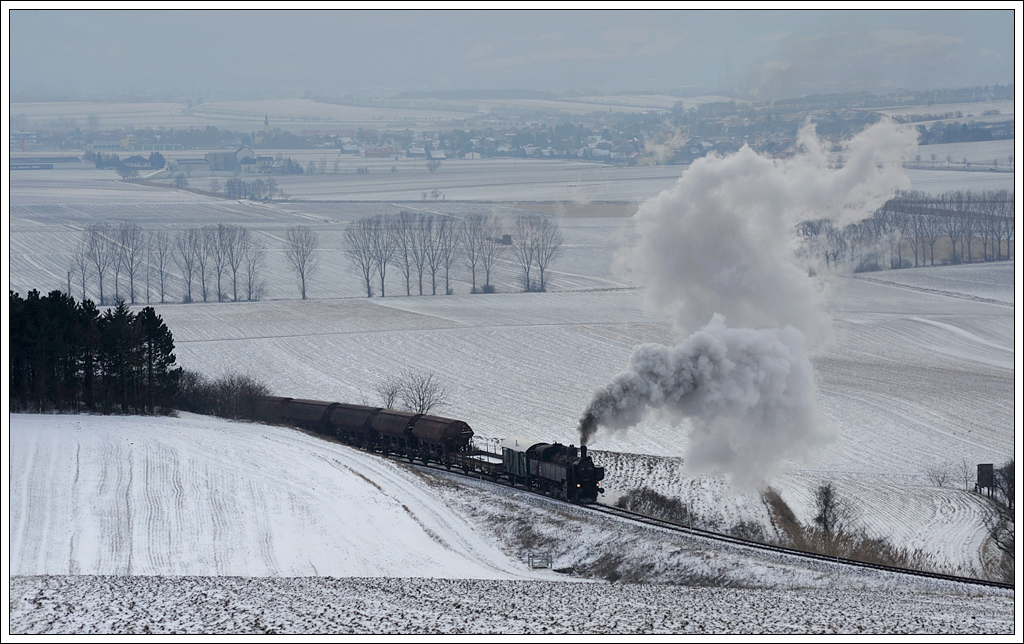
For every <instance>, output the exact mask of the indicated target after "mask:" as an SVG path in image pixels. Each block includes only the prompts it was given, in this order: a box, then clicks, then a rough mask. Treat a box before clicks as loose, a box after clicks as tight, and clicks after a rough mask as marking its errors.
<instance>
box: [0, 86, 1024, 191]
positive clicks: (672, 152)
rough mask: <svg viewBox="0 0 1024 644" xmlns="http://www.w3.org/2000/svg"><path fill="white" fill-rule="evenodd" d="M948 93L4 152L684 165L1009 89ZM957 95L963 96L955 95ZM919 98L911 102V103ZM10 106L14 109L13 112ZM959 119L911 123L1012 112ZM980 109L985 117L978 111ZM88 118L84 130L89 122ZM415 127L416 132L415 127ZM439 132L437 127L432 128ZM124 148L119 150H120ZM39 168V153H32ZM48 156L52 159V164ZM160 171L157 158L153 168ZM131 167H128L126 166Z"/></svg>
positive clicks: (248, 168)
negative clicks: (313, 154) (883, 112)
mask: <svg viewBox="0 0 1024 644" xmlns="http://www.w3.org/2000/svg"><path fill="white" fill-rule="evenodd" d="M947 93H949V94H950V95H949V96H945V95H944V96H936V97H922V96H918V95H916V94H915V93H910V94H907V95H886V96H884V97H878V96H874V95H871V94H850V95H827V96H811V97H803V98H800V99H790V100H786V101H775V102H771V103H753V102H749V101H727V102H717V103H703V104H700V105H698V106H697V107H691V108H684V107H683V104H682V102H681V101H680V102H677V103H676V104H675V105H674V106H673V107H672V109H670V110H667V111H666V110H651V111H648V112H644V113H628V112H615V111H608V112H601V111H595V112H592V113H589V114H579V115H576V114H574V115H569V114H567V113H564V112H559V111H555V110H540V109H535V110H524V109H522V108H507V109H499V108H495V109H492V110H491V111H490V112H488V113H486V114H471V115H467V117H466V118H464V119H458V120H455V121H449V122H438V123H436V124H435V123H432V124H431V125H432V128H431V129H420V126H419V125H417V124H416V123H411V122H410V123H390V124H388V125H387V126H386V127H384V128H382V129H364V128H356V129H341V128H339V129H302V130H299V131H298V132H295V131H294V127H291V128H288V127H280V126H277V125H276V124H274V123H273V122H272V119H271V118H270V116H269V115H266V116H265V117H264V119H263V127H262V128H261V129H259V130H256V131H252V132H236V131H230V130H221V129H218V128H216V127H214V126H207V127H205V128H188V129H179V130H175V129H162V128H161V129H149V128H133V129H131V130H128V131H122V130H118V131H104V130H102V129H100V128H99V127H98V124H96V123H92V124H84V127H83V124H79V123H76V122H75V121H73V120H70V119H58V120H55V121H54V122H53V123H51V124H49V125H48V126H47V127H46V128H39V129H37V130H33V131H30V130H25V129H19V128H18V125H19V117H17V116H13V117H12V119H11V120H12V125H13V126H14V127H12V133H11V141H10V146H11V151H12V152H22V153H27V152H31V151H32V150H35V149H38V150H42V149H44V148H45V149H50V150H53V149H54V148H57V149H66V150H82V151H84V152H85V159H84V160H85V161H92V162H95V161H96V159H97V158H98V159H99V160H100V163H98V164H97V167H103V166H105V165H107V161H106V160H111V161H114V160H115V159H116V161H114V162H115V163H118V164H120V166H119V167H124V168H127V169H129V170H130V169H136V170H141V169H146V168H153V169H156V167H157V166H154V165H153V164H154V163H159V162H160V161H162V155H161V156H160V158H159V159H156V158H155V157H153V153H156V154H158V155H159V153H161V152H167V151H197V152H201V154H196V155H195V156H194V157H183V156H182V155H175V158H174V159H173V161H171V162H170V163H171V164H172V165H171V167H169V169H170V170H172V171H177V172H182V173H185V174H191V172H192V171H213V172H231V173H245V174H263V175H268V174H269V175H273V174H280V175H284V174H303V173H315V172H316V171H317V167H316V166H315V164H313V162H310V163H309V164H307V166H305V167H303V166H301V165H299V164H297V163H295V162H293V161H292V160H291V159H289V158H285V157H283V156H282V155H281V154H280V151H283V150H323V151H325V152H327V151H331V152H332V153H334V154H335V155H337V156H342V155H348V156H352V157H360V158H366V159H378V160H379V159H392V160H396V161H397V160H398V159H400V158H414V159H423V160H424V161H425V162H426V163H425V167H428V168H429V169H431V170H433V169H435V168H436V167H437V165H438V164H439V163H440V162H441V161H444V160H447V159H482V158H493V157H515V158H527V159H579V160H587V161H593V162H600V163H607V164H614V165H628V166H635V165H680V164H681V165H685V164H689V163H691V162H693V161H694V160H696V159H698V158H701V157H703V156H706V155H708V154H711V153H718V154H728V153H730V152H734V151H736V150H738V149H740V148H741V147H742V146H743V145H749V146H750V147H751V148H753V149H754V150H755V151H757V152H759V153H763V154H767V155H771V156H776V157H784V156H789V155H791V154H793V153H794V152H795V148H794V146H795V141H796V134H797V130H798V129H799V128H800V127H801V125H802V124H803V123H805V122H806V121H807V120H808V119H809V120H810V121H811V122H813V123H814V124H815V127H816V129H817V133H818V135H819V136H821V137H823V138H825V139H826V140H831V141H835V142H837V143H838V142H839V141H840V140H842V139H844V138H847V137H849V136H850V135H851V134H853V133H855V132H857V131H859V130H860V129H862V128H863V127H865V126H866V125H868V124H870V123H873V122H875V121H877V120H878V119H879V118H880V116H879V115H878V113H877V112H876V111H874V110H875V109H877V108H878V107H879V106H888V105H899V104H922V102H924V101H925V100H927V101H929V102H932V101H943V100H945V101H953V100H960V101H968V100H971V101H983V100H1002V99H1004V98H1005V97H1007V96H1008V97H1010V98H1012V93H1013V88H1012V86H991V87H989V86H986V87H983V88H982V87H978V88H967V89H964V90H950V91H947ZM961 94H962V95H961ZM915 101H917V103H915ZM15 109H16V108H15ZM981 115H982V114H980V113H979V114H978V115H974V114H967V115H964V114H962V113H960V114H935V115H926V116H928V117H931V119H925V118H920V117H919V118H914V119H907V120H911V121H918V120H920V121H927V120H932V121H934V120H936V119H942V118H945V119H949V118H957V123H956V124H950V123H931V124H929V123H927V122H922V123H921V124H919V125H917V127H918V130H919V131H920V133H921V143H922V144H928V143H954V142H964V141H984V140H996V139H1012V138H1013V136H1014V127H1013V120H1012V118H1010V119H1007V120H1005V121H992V120H985V119H980V120H978V121H977V122H974V121H972V120H970V119H971V117H973V116H981ZM986 115H987V114H986ZM90 125H91V126H92V127H90ZM414 127H416V128H417V129H413V128H414ZM435 128H436V129H435ZM122 155H127V157H126V158H125V157H123V156H122ZM32 161H35V162H36V163H37V165H38V164H40V163H42V164H45V163H46V162H47V160H46V159H44V158H41V159H29V160H28V161H26V162H32ZM51 161H52V160H51ZM159 167H160V168H162V167H163V165H160V166H159ZM129 174H131V173H130V172H129Z"/></svg>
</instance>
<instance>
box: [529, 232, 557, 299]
mask: <svg viewBox="0 0 1024 644" xmlns="http://www.w3.org/2000/svg"><path fill="white" fill-rule="evenodd" d="M533 243H534V245H535V246H536V250H535V251H534V255H533V259H534V261H535V262H537V277H538V280H539V284H538V288H537V290H538V291H541V292H544V291H547V290H548V277H549V275H548V267H549V266H550V265H551V262H553V261H555V260H556V259H558V257H559V256H560V255H561V254H562V232H561V231H560V230H558V224H557V223H556V222H555V221H554V220H553V219H548V218H546V217H544V218H538V219H537V222H536V223H535V224H534V234H533Z"/></svg>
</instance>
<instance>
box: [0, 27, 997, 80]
mask: <svg viewBox="0 0 1024 644" xmlns="http://www.w3.org/2000/svg"><path fill="white" fill-rule="evenodd" d="M1013 62H1014V14H1013V12H1012V11H1009V10H1001V11H1000V10H977V11H967V10H960V11H874V10H872V11H866V10H865V11H791V10H790V11H749V10H739V11H736V10H734V11H711V10H706V11H684V10H678V11H583V10H578V11H551V12H546V11H536V10H528V11H455V10H447V11H445V10H438V11H201V10H195V9H189V10H179V11H119V10H97V11H68V10H56V11H46V10H24V11H22V10H14V11H12V12H11V13H10V87H11V96H12V98H13V99H15V100H17V99H19V98H31V97H33V96H39V95H67V96H74V95H80V94H86V95H96V94H118V93H127V92H134V93H139V94H150V95H161V94H164V95H166V94H191V95H197V94H203V93H205V94H206V95H207V96H208V97H209V98H217V97H221V98H223V97H225V96H226V95H229V94H238V95H239V96H241V95H245V96H251V97H256V96H265V97H275V96H301V95H302V94H303V92H305V91H306V90H309V91H311V92H312V93H313V94H315V95H328V96H344V95H346V94H358V95H385V96H386V95H391V94H395V93H398V92H400V91H441V90H455V89H511V88H516V89H536V90H549V91H553V92H561V91H564V90H567V89H575V90H592V89H593V90H598V91H601V92H617V91H628V90H642V91H650V90H658V89H665V88H679V87H684V86H689V87H699V88H704V89H708V90H711V91H731V92H734V93H737V94H739V95H744V96H761V97H768V98H778V97H785V96H794V95H801V94H808V93H817V92H845V91H860V90H867V91H872V92H876V93H882V92H887V91H892V90H895V89H932V88H949V87H965V86H972V85H984V84H997V83H998V84H1006V83H1011V82H1013V74H1014V66H1013Z"/></svg>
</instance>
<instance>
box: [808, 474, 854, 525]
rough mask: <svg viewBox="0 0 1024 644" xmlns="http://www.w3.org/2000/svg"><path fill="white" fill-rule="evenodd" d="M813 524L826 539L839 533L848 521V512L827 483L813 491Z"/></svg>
mask: <svg viewBox="0 0 1024 644" xmlns="http://www.w3.org/2000/svg"><path fill="white" fill-rule="evenodd" d="M814 509H815V511H816V512H817V514H815V515H814V522H815V523H816V524H818V526H819V527H820V528H821V531H822V532H823V533H824V534H825V537H826V538H831V537H832V536H834V535H835V534H836V533H838V532H841V531H842V530H843V528H844V527H845V524H846V522H847V521H848V519H849V510H848V509H847V506H846V504H845V503H844V502H843V501H842V500H841V499H840V498H839V495H838V493H837V491H836V487H835V485H834V484H833V483H832V482H831V481H829V482H827V483H822V484H821V485H819V486H818V488H817V489H816V490H815V491H814Z"/></svg>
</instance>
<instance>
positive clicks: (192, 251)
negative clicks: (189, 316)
mask: <svg viewBox="0 0 1024 644" xmlns="http://www.w3.org/2000/svg"><path fill="white" fill-rule="evenodd" d="M200 236H201V233H200V231H199V229H198V228H189V229H187V230H182V231H181V232H179V233H178V235H177V237H175V238H174V263H175V264H177V265H178V270H180V271H181V276H182V279H183V280H184V281H185V294H184V297H183V298H182V301H183V302H185V303H186V304H187V303H189V302H192V282H193V281H194V279H195V274H196V269H197V256H198V254H199V250H200V247H201V245H202V240H201V239H200Z"/></svg>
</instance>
